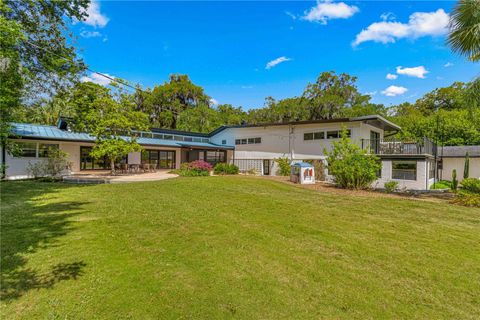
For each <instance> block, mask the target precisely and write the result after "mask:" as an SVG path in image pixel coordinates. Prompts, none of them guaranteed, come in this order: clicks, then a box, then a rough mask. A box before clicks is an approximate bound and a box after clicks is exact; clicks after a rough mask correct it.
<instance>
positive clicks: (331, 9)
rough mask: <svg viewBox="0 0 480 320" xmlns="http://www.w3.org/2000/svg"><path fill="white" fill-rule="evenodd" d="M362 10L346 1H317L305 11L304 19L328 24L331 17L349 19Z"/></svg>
mask: <svg viewBox="0 0 480 320" xmlns="http://www.w3.org/2000/svg"><path fill="white" fill-rule="evenodd" d="M358 11H360V10H359V9H358V7H356V6H349V5H348V4H346V3H345V2H332V1H331V0H324V1H321V0H319V1H317V5H316V6H315V7H312V8H310V10H307V11H305V12H304V16H303V17H302V19H303V20H307V21H310V22H320V23H322V24H327V21H328V20H331V19H347V18H350V17H351V16H353V15H354V14H355V13H357V12H358Z"/></svg>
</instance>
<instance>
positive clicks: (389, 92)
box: [382, 86, 408, 97]
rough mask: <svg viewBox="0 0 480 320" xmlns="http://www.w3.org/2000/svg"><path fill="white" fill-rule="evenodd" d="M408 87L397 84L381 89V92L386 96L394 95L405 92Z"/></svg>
mask: <svg viewBox="0 0 480 320" xmlns="http://www.w3.org/2000/svg"><path fill="white" fill-rule="evenodd" d="M407 91H408V89H407V88H405V87H398V86H390V87H388V88H387V89H385V90H383V91H382V94H383V95H385V96H387V97H395V96H398V95H402V94H404V93H405V92H407Z"/></svg>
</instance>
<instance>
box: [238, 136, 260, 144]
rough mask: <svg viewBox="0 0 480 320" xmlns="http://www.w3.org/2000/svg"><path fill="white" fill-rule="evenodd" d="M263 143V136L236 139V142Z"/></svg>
mask: <svg viewBox="0 0 480 320" xmlns="http://www.w3.org/2000/svg"><path fill="white" fill-rule="evenodd" d="M259 143H262V138H260V137H256V138H243V139H235V144H237V145H239V144H259Z"/></svg>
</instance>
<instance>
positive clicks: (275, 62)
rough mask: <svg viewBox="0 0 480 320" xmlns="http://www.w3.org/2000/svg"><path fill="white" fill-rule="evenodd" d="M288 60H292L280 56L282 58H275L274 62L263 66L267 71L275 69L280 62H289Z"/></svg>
mask: <svg viewBox="0 0 480 320" xmlns="http://www.w3.org/2000/svg"><path fill="white" fill-rule="evenodd" d="M290 60H292V59H290V58H287V57H285V56H282V57H280V58H277V59H275V60H272V61H269V62H268V63H267V65H266V66H265V69H267V70H269V69H272V68H273V67H275V66H276V65H278V64H280V63H282V62H286V61H290Z"/></svg>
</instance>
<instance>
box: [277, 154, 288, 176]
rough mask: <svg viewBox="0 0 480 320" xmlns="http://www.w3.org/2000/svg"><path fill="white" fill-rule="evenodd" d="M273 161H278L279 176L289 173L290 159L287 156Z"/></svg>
mask: <svg viewBox="0 0 480 320" xmlns="http://www.w3.org/2000/svg"><path fill="white" fill-rule="evenodd" d="M275 162H276V163H278V167H279V169H278V174H279V175H281V176H289V175H290V160H289V159H288V158H287V157H284V158H278V159H275Z"/></svg>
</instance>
